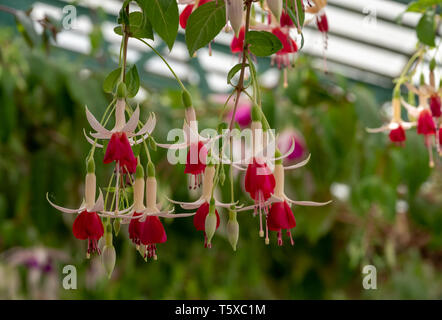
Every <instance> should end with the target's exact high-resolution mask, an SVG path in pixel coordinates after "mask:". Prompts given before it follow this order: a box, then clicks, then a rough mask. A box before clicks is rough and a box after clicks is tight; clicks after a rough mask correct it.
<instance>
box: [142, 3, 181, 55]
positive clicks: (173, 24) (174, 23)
mask: <svg viewBox="0 0 442 320" xmlns="http://www.w3.org/2000/svg"><path fill="white" fill-rule="evenodd" d="M137 2H138V4H139V6H140V7H141V9H142V10H143V13H144V15H145V16H146V17H147V18H148V19H149V21H150V23H151V24H152V27H153V29H154V30H155V32H156V33H158V35H159V36H160V37H161V38H162V39H163V40H164V41H165V42H166V43H167V46H168V47H169V49H172V47H173V44H174V42H175V39H176V37H177V34H178V19H179V17H178V5H177V2H176V0H137Z"/></svg>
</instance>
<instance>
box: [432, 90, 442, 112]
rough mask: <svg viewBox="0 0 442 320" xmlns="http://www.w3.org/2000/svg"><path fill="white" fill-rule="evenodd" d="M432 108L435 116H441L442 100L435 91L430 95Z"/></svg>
mask: <svg viewBox="0 0 442 320" xmlns="http://www.w3.org/2000/svg"><path fill="white" fill-rule="evenodd" d="M430 109H431V114H432V115H433V117H435V118H439V117H440V116H441V115H442V110H441V100H440V96H439V95H438V94H437V93H433V94H432V95H431V96H430Z"/></svg>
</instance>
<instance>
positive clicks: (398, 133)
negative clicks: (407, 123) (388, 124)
mask: <svg viewBox="0 0 442 320" xmlns="http://www.w3.org/2000/svg"><path fill="white" fill-rule="evenodd" d="M388 136H389V137H390V140H391V142H394V143H398V144H401V143H402V142H404V141H405V139H406V137H405V130H404V128H402V126H401V125H399V127H397V128H396V129H392V130H391V131H390V134H389V135H388Z"/></svg>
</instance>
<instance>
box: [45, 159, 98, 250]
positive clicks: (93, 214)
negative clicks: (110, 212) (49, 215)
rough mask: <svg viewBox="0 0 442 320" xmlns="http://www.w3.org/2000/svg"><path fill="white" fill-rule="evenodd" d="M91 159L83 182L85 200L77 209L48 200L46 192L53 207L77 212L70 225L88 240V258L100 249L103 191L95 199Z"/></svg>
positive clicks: (76, 233)
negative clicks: (98, 244) (98, 245)
mask: <svg viewBox="0 0 442 320" xmlns="http://www.w3.org/2000/svg"><path fill="white" fill-rule="evenodd" d="M91 161H92V162H91ZM91 163H93V160H89V161H88V165H87V167H88V173H87V174H86V182H85V200H84V201H83V203H82V204H81V205H80V207H79V208H78V209H68V208H64V207H60V206H58V205H56V204H54V203H52V202H51V201H50V200H49V197H48V194H46V199H47V200H48V202H49V204H50V205H51V206H53V207H54V208H55V209H57V210H59V211H61V212H64V213H78V214H79V215H78V216H77V217H76V219H75V221H74V224H73V226H72V231H73V234H74V236H75V237H76V238H77V239H80V240H88V249H87V253H86V257H87V258H89V257H90V255H91V254H92V253H95V252H97V253H98V254H100V251H99V249H98V247H97V243H98V240H99V239H100V238H101V237H102V236H103V232H104V229H103V224H102V222H101V219H100V217H99V215H100V214H98V213H97V212H100V211H102V210H103V208H104V202H103V193H102V192H101V190H100V195H99V197H98V200H97V201H95V192H96V177H95V173H94V172H95V165H92V164H91Z"/></svg>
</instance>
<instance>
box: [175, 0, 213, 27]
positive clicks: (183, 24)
mask: <svg viewBox="0 0 442 320" xmlns="http://www.w3.org/2000/svg"><path fill="white" fill-rule="evenodd" d="M209 1H210V0H200V1H199V2H198V7H200V6H202V5H203V4H205V3H207V2H209ZM194 6H195V5H193V4H188V5H187V6H186V7H185V8H184V10H183V11H182V12H181V14H180V26H181V28H183V29H186V25H187V19H189V17H190V15H191V14H192V11H193V7H194Z"/></svg>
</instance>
